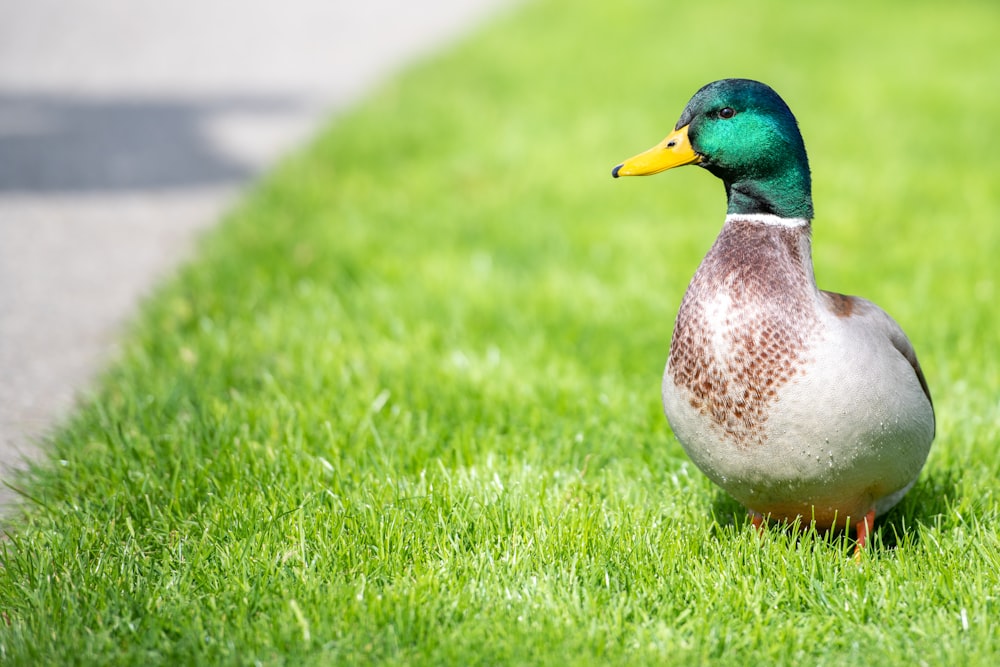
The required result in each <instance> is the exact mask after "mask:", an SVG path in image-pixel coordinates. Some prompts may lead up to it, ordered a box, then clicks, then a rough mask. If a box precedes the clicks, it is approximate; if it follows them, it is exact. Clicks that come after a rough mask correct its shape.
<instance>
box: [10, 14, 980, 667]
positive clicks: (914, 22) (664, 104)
mask: <svg viewBox="0 0 1000 667" xmlns="http://www.w3.org/2000/svg"><path fill="white" fill-rule="evenodd" d="M882 4H884V5H885V6H880V4H878V3H869V2H861V1H860V0H858V1H856V2H847V3H841V4H840V5H838V9H836V10H833V9H823V8H821V7H820V6H818V5H816V6H814V5H812V4H808V5H807V4H805V3H798V4H792V3H785V2H778V1H777V0H775V1H772V2H761V3H733V2H712V3H692V2H689V3H674V4H672V5H671V6H667V4H666V3H659V2H640V1H639V0H624V1H623V2H614V3H611V2H586V3H584V2H569V1H568V0H565V1H551V2H538V3H532V4H529V5H526V6H525V7H522V8H520V9H518V11H516V12H513V13H511V14H509V15H505V16H502V17H501V18H500V19H499V20H497V21H496V22H494V23H493V24H492V25H491V26H490V27H489V28H488V29H487V30H486V31H485V32H483V33H481V34H479V35H477V36H476V37H475V38H474V39H472V40H470V41H469V42H468V43H466V44H464V45H461V46H459V47H457V48H456V49H455V50H453V51H450V52H449V53H447V54H445V55H442V56H440V57H437V58H434V59H431V60H429V61H427V62H425V63H423V64H421V65H419V66H417V67H415V68H414V69H413V70H411V71H410V72H408V73H407V74H406V75H405V76H402V77H400V78H398V79H397V80H395V81H393V82H392V83H391V84H388V85H386V86H384V87H383V88H382V89H381V90H380V91H379V92H378V93H377V94H376V95H374V96H373V97H372V98H371V99H369V100H368V101H366V102H365V103H364V104H363V105H361V106H359V107H358V108H357V109H355V110H354V111H353V112H352V113H350V114H348V115H347V116H346V117H341V118H338V119H337V120H336V121H335V122H334V123H333V125H332V126H331V127H330V128H329V130H328V131H326V132H325V133H324V134H323V135H322V136H321V137H319V139H318V140H317V141H316V142H315V143H314V144H313V145H312V146H310V147H309V148H308V149H307V150H306V151H304V152H303V153H302V154H300V155H298V156H295V157H294V158H292V159H290V160H288V161H287V162H286V163H285V164H284V165H282V166H281V167H280V168H279V169H278V170H277V171H276V172H275V173H274V174H273V175H272V176H271V177H269V178H268V179H267V180H266V182H264V183H262V184H261V185H260V186H259V187H258V188H256V189H255V190H254V192H252V193H251V194H250V195H249V196H248V197H247V198H246V200H245V201H244V202H243V203H242V204H241V205H240V206H239V207H238V209H237V210H235V211H234V212H233V213H232V214H231V215H230V216H229V217H228V218H227V219H226V220H225V222H224V223H223V224H222V225H221V226H220V227H219V228H218V229H217V230H216V231H213V232H212V233H211V234H209V235H208V237H207V238H205V239H204V242H203V243H202V244H201V247H200V252H199V254H198V256H197V258H196V259H195V261H193V262H192V263H191V264H190V265H188V266H186V267H184V268H183V269H182V270H181V271H180V272H179V275H178V276H177V277H176V278H175V279H172V280H171V281H169V283H167V284H166V285H164V286H163V287H162V289H161V290H159V292H158V293H157V294H155V295H154V297H153V298H152V299H151V300H150V301H149V302H148V303H147V304H146V305H145V307H144V308H143V311H142V313H141V314H140V316H139V317H138V318H137V321H136V323H135V325H134V327H133V330H132V332H131V333H130V335H129V336H128V337H127V339H126V340H125V342H124V344H123V347H124V351H123V354H122V358H121V360H120V361H119V362H118V363H116V364H115V365H114V366H113V367H112V368H110V369H109V370H108V372H107V374H106V376H105V377H104V378H103V380H102V381H101V383H100V385H99V388H98V390H97V391H96V394H95V396H94V397H93V399H92V400H90V401H89V402H88V403H87V404H86V405H83V406H82V407H81V408H80V409H79V411H78V412H77V413H76V414H75V416H74V417H73V418H72V419H71V420H70V421H69V423H68V424H66V425H65V426H64V427H63V428H62V429H61V430H60V431H59V432H58V433H57V434H56V436H55V437H54V438H53V442H52V443H51V446H50V451H51V457H50V460H49V461H48V462H46V463H44V464H43V465H40V466H39V467H38V468H37V469H36V470H34V471H33V473H32V475H31V478H30V479H25V480H23V481H22V483H19V485H22V486H23V488H24V493H25V495H26V496H28V497H29V498H30V500H28V501H27V503H26V508H25V511H24V513H23V515H22V514H18V515H16V516H14V517H12V518H11V520H10V521H9V527H8V529H7V534H8V539H7V540H6V542H5V543H4V544H3V547H2V549H3V552H2V561H3V568H2V569H0V610H2V611H3V614H2V620H0V660H3V661H6V662H10V663H12V664H58V663H74V662H80V663H97V664H100V663H132V664H144V665H147V664H169V665H174V664H194V663H197V664H212V663H221V664H251V663H260V664H296V665H298V664H317V665H325V664H336V663H343V664H365V663H377V664H428V665H431V664H443V663H444V664H446V663H451V664H463V665H467V664H468V665H472V664H529V663H533V664H559V665H577V664H619V665H635V664H699V663H706V662H712V663H713V664H733V665H754V664H794V665H802V664H829V665H843V664H853V665H863V664H877V665H914V664H929V665H944V664H948V665H975V664H982V665H992V664H996V662H997V661H998V659H1000V634H998V633H997V631H996V621H997V618H998V616H1000V534H998V525H1000V502H998V497H997V492H996V490H997V480H998V473H1000V463H998V461H1000V459H998V457H997V455H996V452H997V448H998V445H1000V427H998V423H1000V404H998V395H1000V357H998V355H997V352H996V341H997V336H996V332H997V331H998V329H1000V317H998V311H997V307H996V303H997V299H998V298H1000V293H998V286H997V278H998V273H997V269H996V258H997V256H998V255H1000V224H998V222H997V221H998V218H997V210H998V208H1000V195H998V189H997V187H996V175H997V173H1000V93H998V88H997V85H996V76H997V72H998V71H1000V50H998V49H996V46H995V40H996V30H995V28H996V26H997V25H998V21H1000V9H998V8H997V5H996V3H994V2H990V1H988V0H984V1H983V2H965V1H962V0H956V1H954V2H950V3H947V4H946V5H941V4H939V3H931V2H919V1H914V0H910V1H907V2H896V3H882ZM724 76H749V77H754V78H759V79H762V80H765V81H767V82H769V83H770V84H772V85H773V86H774V87H775V88H776V89H777V90H778V91H779V93H781V94H782V95H783V96H784V97H785V99H786V100H787V101H788V102H789V104H790V105H791V107H792V109H793V110H794V111H795V113H796V114H797V116H798V118H799V121H800V123H801V126H802V129H803V132H804V135H805V138H806V145H807V147H808V149H809V151H810V156H811V160H812V166H813V175H814V181H815V203H816V210H817V219H816V222H815V233H814V240H815V248H814V254H815V263H816V273H817V276H818V279H819V282H820V285H821V286H822V287H825V288H829V289H835V290H838V291H845V292H849V293H856V294H862V295H865V296H867V297H869V298H871V299H873V300H874V301H876V302H877V303H880V304H881V305H883V306H884V307H886V308H887V309H888V310H889V311H890V312H891V313H892V314H893V315H894V316H895V317H896V318H897V319H898V320H899V321H900V323H901V324H902V325H903V327H904V329H906V330H907V332H908V333H909V335H910V338H911V340H912V341H913V343H914V345H915V347H916V348H917V351H918V353H919V354H920V357H921V361H922V363H923V365H924V368H925V371H926V373H927V377H928V380H929V382H930V385H931V389H932V391H933V393H934V398H935V405H936V407H937V414H938V438H937V441H936V443H935V445H934V448H933V450H932V452H931V456H930V459H929V461H928V463H927V467H926V469H925V471H924V473H923V475H922V477H921V479H920V481H919V483H918V484H917V486H916V487H915V488H914V490H913V491H912V492H911V493H910V494H909V496H907V498H906V499H905V500H904V501H903V503H902V504H901V505H900V506H899V508H898V509H896V510H894V511H893V512H892V513H891V514H890V515H889V516H888V517H887V518H886V519H885V520H883V521H880V522H879V523H878V524H877V531H876V538H875V545H874V548H873V549H872V550H871V552H870V553H868V554H867V555H866V556H865V558H864V559H863V562H862V563H861V564H860V565H857V564H855V562H854V561H853V560H852V559H851V557H850V554H851V544H850V541H849V540H848V539H846V538H843V537H834V538H826V537H823V536H818V535H815V534H813V533H812V532H808V531H806V532H805V533H803V534H802V535H799V536H796V535H793V534H789V533H787V532H783V531H780V530H772V531H769V532H768V533H767V534H766V536H765V537H764V538H763V539H758V538H757V536H756V535H755V534H754V533H753V531H752V529H751V528H750V527H749V526H748V525H747V523H746V521H745V519H744V518H743V517H742V515H741V510H740V508H739V507H738V506H737V505H736V504H735V503H733V502H732V501H731V500H729V499H727V498H726V497H725V496H724V495H722V494H721V493H720V492H719V491H717V490H716V489H715V488H714V487H713V486H712V485H711V484H710V483H709V482H708V481H707V480H706V479H705V478H704V477H703V476H702V475H701V474H700V473H699V472H698V471H697V470H696V469H694V467H693V466H692V465H691V464H690V463H689V462H688V461H687V459H686V457H685V456H684V454H683V451H682V450H681V448H680V446H679V445H678V443H677V442H676V440H675V439H674V438H673V437H672V435H671V433H670V430H669V428H668V426H667V424H666V420H665V419H664V418H663V416H662V414H661V410H660V406H659V381H660V373H661V371H662V367H663V363H664V360H665V359H666V355H667V348H668V342H669V338H670V333H671V329H672V324H673V318H674V314H675V313H676V309H677V306H678V303H679V301H680V298H681V295H682V293H683V290H684V288H685V286H686V285H687V281H688V279H689V278H690V276H691V275H692V274H693V272H694V269H695V267H696V266H697V264H698V262H699V260H700V258H701V256H702V255H703V254H704V252H705V251H706V250H707V248H708V246H709V244H710V243H711V241H712V239H713V238H714V236H715V234H716V233H717V231H718V228H719V226H720V225H721V221H722V217H723V213H724V194H723V191H722V187H721V185H720V184H719V183H718V182H717V181H716V180H715V179H714V178H712V177H711V176H710V175H708V174H706V173H704V172H703V171H701V170H698V169H695V168H690V169H685V170H678V171H676V172H670V173H668V174H665V175H662V176H658V177H655V178H652V179H626V180H624V181H620V182H619V181H614V180H612V179H611V177H610V174H609V170H610V168H611V167H612V166H613V165H614V164H615V163H616V162H617V161H618V160H620V159H622V158H624V157H627V156H629V155H632V154H633V153H635V152H638V151H639V150H641V149H644V148H646V147H648V146H649V145H652V144H653V143H654V142H655V141H657V140H659V139H660V138H662V137H663V136H664V135H665V134H666V133H667V131H668V130H669V129H670V128H671V127H672V126H673V123H674V121H675V120H676V117H677V116H678V114H679V113H680V110H681V108H682V107H683V105H684V104H685V102H686V101H687V99H688V97H689V96H690V95H691V93H693V92H694V90H696V89H697V88H698V87H699V86H700V85H702V84H703V83H706V82H707V81H710V80H713V79H716V78H721V77H724Z"/></svg>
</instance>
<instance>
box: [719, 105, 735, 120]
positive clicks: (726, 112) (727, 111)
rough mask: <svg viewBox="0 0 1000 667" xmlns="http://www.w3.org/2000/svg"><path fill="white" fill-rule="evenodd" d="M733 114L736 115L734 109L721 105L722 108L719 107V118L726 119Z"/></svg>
mask: <svg viewBox="0 0 1000 667" xmlns="http://www.w3.org/2000/svg"><path fill="white" fill-rule="evenodd" d="M735 115H736V109H733V108H732V107H723V108H722V109H719V118H727V119H728V118H732V117H733V116H735Z"/></svg>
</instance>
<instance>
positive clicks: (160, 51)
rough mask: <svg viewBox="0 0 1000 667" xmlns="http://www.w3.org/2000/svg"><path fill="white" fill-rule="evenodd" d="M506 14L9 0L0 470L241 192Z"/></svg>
mask: <svg viewBox="0 0 1000 667" xmlns="http://www.w3.org/2000/svg"><path fill="white" fill-rule="evenodd" d="M501 4H502V0H433V1H432V2H423V3H410V2H405V1H403V0H368V1H366V2H363V3H359V2H344V1H334V2H329V1H327V0H286V1H284V2H243V1H239V0H176V1H174V2H158V1H154V0H74V1H71V0H32V2H18V1H16V0H0V16H2V17H3V18H2V20H0V467H2V468H3V469H6V468H8V467H9V466H11V465H16V464H17V463H18V462H19V461H20V460H22V458H23V457H24V456H26V455H30V453H31V451H32V447H33V446H34V444H35V442H36V441H37V439H38V438H39V437H41V436H42V435H43V433H44V432H45V429H46V427H47V426H48V425H50V424H51V423H52V422H53V420H54V419H55V418H57V416H59V415H61V414H63V413H64V412H65V410H66V409H67V408H68V407H69V406H70V405H71V404H72V400H73V396H74V394H75V393H76V392H77V391H79V390H81V389H82V388H83V387H84V386H85V385H86V383H87V381H88V379H89V378H91V377H92V376H93V374H94V373H95V371H96V370H97V369H99V368H100V365H101V363H102V362H103V361H104V360H106V359H107V358H108V357H109V355H111V354H112V353H113V349H114V341H115V338H116V334H117V333H118V332H119V331H120V328H121V324H122V322H123V321H125V319H126V318H127V316H128V313H129V312H130V309H131V308H132V307H133V305H134V304H135V302H136V300H137V299H138V297H139V296H140V295H141V294H142V293H143V292H144V291H145V290H147V289H148V288H149V286H150V285H151V284H152V283H153V281H154V280H155V279H156V277H157V276H159V275H162V274H163V272H164V271H165V270H166V269H168V268H169V267H170V266H172V265H173V264H175V263H176V262H177V261H179V259H180V258H181V257H183V255H184V252H185V249H186V248H187V247H188V246H189V244H190V241H191V239H192V237H193V235H194V234H195V232H196V231H197V230H199V229H201V228H203V227H205V226H207V225H209V224H211V223H212V222H213V221H215V220H216V219H217V218H218V217H219V216H220V215H221V214H222V213H223V212H224V211H225V209H226V208H227V206H229V205H230V204H231V202H232V201H233V199H234V195H235V194H237V193H238V192H239V191H240V189H241V188H243V187H244V186H246V185H247V184H248V183H249V182H251V181H252V180H253V179H254V178H255V177H256V176H257V175H258V174H260V173H261V172H262V171H263V170H264V169H265V168H266V167H267V166H268V165H270V164H272V163H273V162H274V161H275V160H276V159H277V158H278V157H279V156H280V155H282V154H283V153H284V152H286V151H288V150H289V149H290V148H291V147H293V146H295V145H296V144H298V143H299V142H301V141H302V140H303V139H305V138H306V137H308V136H309V135H310V134H311V132H312V131H314V129H315V128H316V126H317V125H318V123H319V121H320V120H321V119H322V118H324V117H325V116H326V115H327V114H328V113H330V112H331V111H336V110H338V109H341V108H343V107H344V106H345V105H347V104H348V103H350V102H351V101H353V100H356V99H357V98H358V97H359V96H360V95H362V94H363V93H364V92H365V91H366V90H368V89H370V87H371V86H373V85H374V84H376V83H377V82H378V81H379V80H381V79H382V78H383V77H385V76H386V75H387V74H388V73H390V72H392V71H394V69H396V68H398V67H400V66H401V65H402V64H403V63H405V62H407V61H408V60H409V59H412V58H414V57H418V56H419V54H421V53H423V52H426V51H427V50H429V49H431V48H432V47H435V46H437V45H439V44H441V43H442V42H446V41H448V40H450V39H453V38H455V37H457V36H458V35H460V34H462V33H463V31H465V30H466V29H468V28H469V27H471V26H473V25H475V24H476V23H478V22H479V21H481V20H482V19H484V18H485V17H486V16H487V15H488V14H489V13H490V12H491V11H493V10H495V9H496V8H497V7H498V6H499V5H501ZM0 477H5V476H4V475H3V474H2V472H0Z"/></svg>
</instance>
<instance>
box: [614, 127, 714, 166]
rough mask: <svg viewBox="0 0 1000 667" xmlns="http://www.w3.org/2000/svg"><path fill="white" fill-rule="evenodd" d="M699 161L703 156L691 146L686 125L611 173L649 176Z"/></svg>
mask: <svg viewBox="0 0 1000 667" xmlns="http://www.w3.org/2000/svg"><path fill="white" fill-rule="evenodd" d="M698 162H701V156H700V155H698V154H697V153H695V152H694V149H693V148H691V141H690V139H688V126H687V125H685V126H684V127H682V128H681V129H679V130H674V131H673V132H671V133H670V134H669V135H668V136H667V138H666V139H664V140H663V141H661V142H660V143H658V144H656V145H655V146H653V147H652V148H650V149H649V150H648V151H646V152H645V153H639V154H638V155H636V156H634V157H630V158H629V159H627V160H625V161H624V162H622V163H621V164H620V165H618V166H617V167H615V168H614V169H612V170H611V175H612V176H614V177H615V178H618V177H619V176H647V175H649V174H658V173H660V172H661V171H666V170H667V169H673V168H674V167H682V166H684V165H686V164H697V163H698Z"/></svg>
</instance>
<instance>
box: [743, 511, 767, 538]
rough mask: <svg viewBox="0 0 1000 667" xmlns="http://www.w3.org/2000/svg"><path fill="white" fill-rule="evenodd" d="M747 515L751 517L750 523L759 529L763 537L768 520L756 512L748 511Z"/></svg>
mask: <svg viewBox="0 0 1000 667" xmlns="http://www.w3.org/2000/svg"><path fill="white" fill-rule="evenodd" d="M747 514H749V515H750V523H752V524H753V527H754V528H756V529H757V532H758V533H760V534H761V535H763V534H764V529H765V528H767V520H766V519H764V517H762V516H761V515H760V514H757V513H756V512H752V511H748V512H747Z"/></svg>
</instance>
